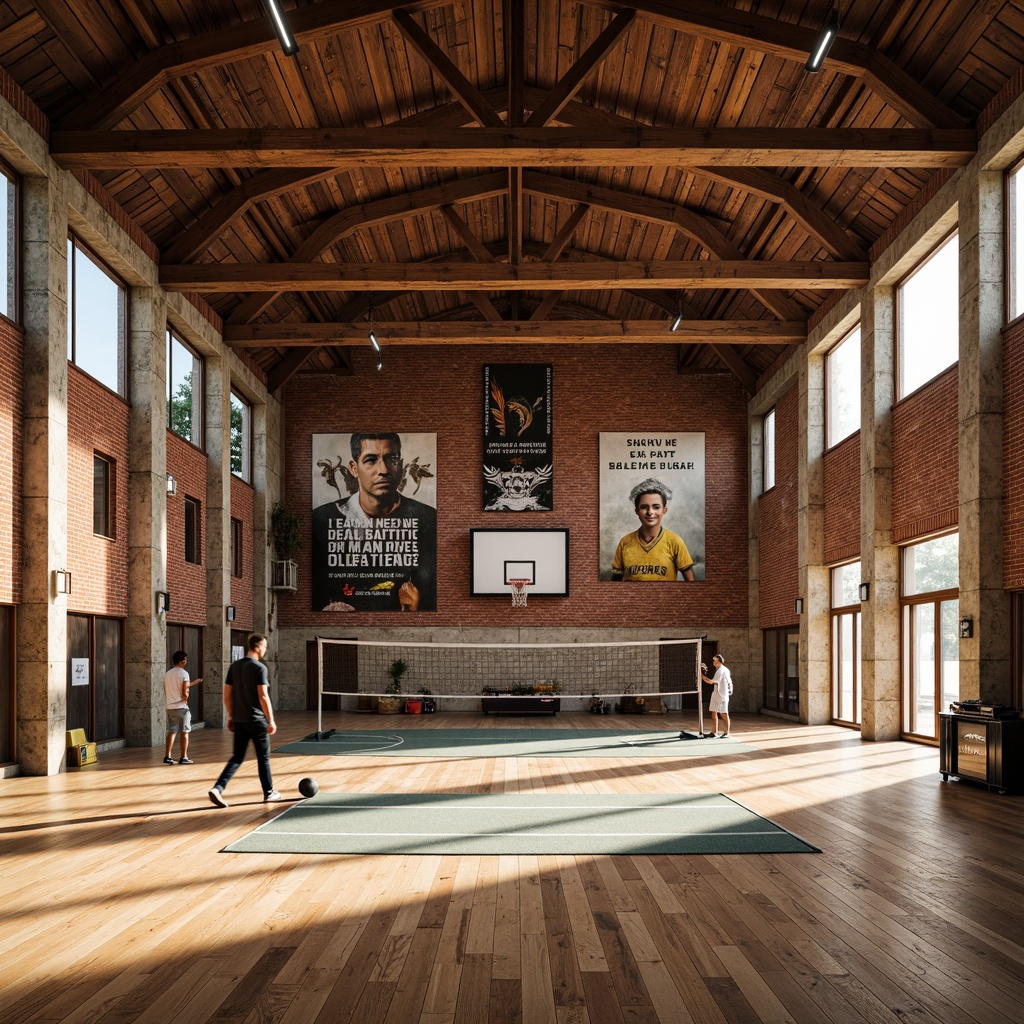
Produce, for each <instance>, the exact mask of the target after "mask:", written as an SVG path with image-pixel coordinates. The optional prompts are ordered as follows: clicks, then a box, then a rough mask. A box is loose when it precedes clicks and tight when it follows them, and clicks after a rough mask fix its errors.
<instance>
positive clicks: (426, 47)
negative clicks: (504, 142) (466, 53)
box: [391, 10, 504, 128]
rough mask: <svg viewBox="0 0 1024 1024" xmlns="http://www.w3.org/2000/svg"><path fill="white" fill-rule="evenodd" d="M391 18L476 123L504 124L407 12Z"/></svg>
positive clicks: (501, 125)
mask: <svg viewBox="0 0 1024 1024" xmlns="http://www.w3.org/2000/svg"><path fill="white" fill-rule="evenodd" d="M391 20H392V21H393V22H394V23H395V26H396V27H397V28H398V30H399V31H400V32H401V33H402V35H403V36H405V38H406V39H407V40H408V41H409V43H410V45H411V46H412V47H413V48H414V49H415V50H416V52H417V53H418V54H419V55H420V56H421V57H422V58H423V59H424V60H425V61H426V62H427V63H428V64H429V65H430V67H431V70H433V71H434V73H435V74H436V75H437V76H438V77H439V78H440V79H441V80H442V81H443V82H444V83H445V85H447V86H448V88H449V89H451V91H452V94H453V95H454V96H455V98H456V99H457V100H458V101H459V103H461V104H462V105H463V107H465V108H466V110H467V111H468V112H469V113H470V114H472V115H473V117H474V118H475V119H476V120H477V122H478V123H479V124H480V125H482V126H483V127H489V128H501V127H503V126H504V122H503V121H502V119H501V118H500V117H499V116H498V113H497V111H496V110H495V109H494V107H492V106H491V105H490V104H489V103H488V102H487V100H486V99H484V97H483V95H482V94H481V92H480V90H479V89H478V88H477V87H476V86H475V85H473V83H472V82H470V81H469V79H468V78H466V76H465V75H464V74H463V73H462V72H461V71H460V70H459V69H458V68H457V67H456V66H455V62H454V61H453V60H452V59H451V58H450V57H449V56H448V54H446V53H445V52H444V51H443V50H442V49H441V47H440V46H438V45H437V43H435V42H434V40H433V39H431V38H430V36H429V35H427V33H426V32H424V31H423V29H421V28H420V27H419V25H417V24H416V22H415V21H414V20H413V19H412V17H411V16H410V15H409V14H408V12H407V11H404V10H398V11H393V12H392V14H391Z"/></svg>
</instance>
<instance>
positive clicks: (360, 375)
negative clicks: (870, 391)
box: [278, 345, 749, 634]
mask: <svg viewBox="0 0 1024 1024" xmlns="http://www.w3.org/2000/svg"><path fill="white" fill-rule="evenodd" d="M514 362H523V363H530V362H534V363H549V362H550V363H551V364H552V365H553V368H554V379H553V386H554V394H553V404H554V415H553V424H552V426H553V430H554V468H555V479H554V495H555V509H554V511H552V512H547V513H543V512H537V513H533V512H531V513H495V512H491V513H485V512H483V511H481V508H482V477H481V461H482V457H483V438H482V431H483V420H482V416H481V410H482V408H483V394H482V387H483V367H484V365H485V364H487V363H514ZM284 407H285V410H286V438H285V481H284V492H285V494H286V495H287V496H288V501H289V503H290V505H291V507H292V510H293V511H295V512H297V513H298V514H300V515H304V516H305V517H306V524H305V532H306V545H305V546H304V548H303V549H302V550H301V551H300V552H299V553H298V555H297V557H296V561H297V562H298V564H299V590H298V592H297V593H296V594H289V593H282V594H279V595H278V597H279V604H278V620H279V622H280V624H281V625H282V626H309V627H313V628H315V627H322V626H334V625H340V624H342V623H344V624H346V625H347V624H352V625H375V626H386V625H398V624H401V625H408V624H409V617H408V616H404V617H403V616H401V615H400V613H382V612H377V613H355V614H351V615H345V616H341V617H339V616H338V615H337V614H330V613H326V614H325V613H322V612H313V611H311V610H310V603H311V598H310V592H309V581H310V551H309V541H310V537H309V518H308V517H309V512H310V506H311V503H312V497H311V467H310V451H311V449H310V444H311V440H310V439H311V435H312V434H314V433H325V432H327V433H329V432H350V431H353V430H368V429H390V430H396V431H399V432H402V431H406V432H412V431H431V432H436V433H437V492H438V503H439V505H440V508H439V509H438V602H437V603H438V611H437V612H436V613H428V614H426V615H424V616H420V617H418V618H417V619H415V622H416V624H417V625H424V626H430V625H442V626H456V625H467V626H483V625H502V626H505V625H529V626H548V625H550V626H574V625H578V626H630V625H643V626H655V627H657V628H659V629H663V630H665V632H666V634H672V633H674V632H676V631H678V630H683V629H686V628H687V627H689V626H691V625H692V626H711V627H715V626H718V627H733V626H743V625H745V624H746V622H747V617H748V616H747V578H748V577H747V508H748V501H749V498H748V491H747V485H746V467H747V442H746V397H745V395H744V393H743V392H742V390H741V388H740V387H739V385H738V384H737V383H736V381H735V380H734V379H733V378H731V377H726V376H715V377H688V376H680V375H679V374H678V373H677V372H676V347H675V346H674V345H665V346H659V347H657V348H652V347H639V346H637V347H633V346H626V347H619V346H616V347H614V348H613V347H608V348H601V347H594V346H590V347H584V346H555V347H541V346H526V345H524V346H493V347H489V348H487V349H483V348H453V349H444V350H442V349H439V348H427V347H424V348H418V347H417V348H413V347H409V348H394V349H392V350H390V351H385V353H384V369H383V371H382V372H381V373H379V374H378V373H377V372H376V371H375V370H374V369H373V366H372V364H371V362H370V359H369V348H368V346H367V352H366V353H363V352H361V351H359V352H357V353H356V374H355V376H353V377H340V376H333V375H332V376H327V375H319V376H314V375H299V376H297V377H295V378H293V379H292V381H291V382H289V384H288V385H287V387H286V391H285V395H284ZM653 429H659V430H660V429H665V430H668V429H671V430H677V431H679V432H683V431H704V432H706V439H705V441H706V460H707V478H706V479H707V507H706V523H707V579H706V581H704V582H700V583H692V584H680V585H678V586H676V585H669V586H659V585H654V584H652V585H650V586H645V587H642V588H637V587H631V586H628V585H624V584H618V583H612V582H602V581H599V580H598V578H597V574H598V504H599V503H598V489H599V484H598V468H599V467H598V434H599V433H601V432H605V431H629V430H644V431H646V430H653ZM481 526H491V527H502V528H518V527H561V526H567V527H569V529H570V531H571V532H570V541H569V549H570V574H569V575H570V579H569V596H568V597H566V598H554V597H547V598H539V597H538V598H535V599H530V602H529V606H528V607H527V608H526V609H523V610H517V611H516V612H515V614H514V615H513V613H512V611H511V608H510V607H509V601H508V599H507V598H470V596H469V565H468V558H469V530H470V528H471V527H481ZM641 593H642V596H643V600H642V602H641V601H638V599H637V598H638V594H641Z"/></svg>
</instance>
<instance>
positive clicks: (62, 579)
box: [53, 569, 71, 594]
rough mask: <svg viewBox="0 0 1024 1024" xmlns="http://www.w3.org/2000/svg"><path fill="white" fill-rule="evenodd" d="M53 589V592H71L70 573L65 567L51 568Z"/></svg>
mask: <svg viewBox="0 0 1024 1024" xmlns="http://www.w3.org/2000/svg"><path fill="white" fill-rule="evenodd" d="M53 591H54V593H55V594H70V593H71V573H69V572H68V571H67V569H54V570H53Z"/></svg>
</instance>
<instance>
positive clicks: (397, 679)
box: [377, 658, 409, 715]
mask: <svg viewBox="0 0 1024 1024" xmlns="http://www.w3.org/2000/svg"><path fill="white" fill-rule="evenodd" d="M408 671H409V665H408V662H406V661H404V660H403V659H402V658H395V660H394V661H393V662H391V664H390V665H389V666H388V675H389V676H390V677H391V682H390V683H388V685H387V687H386V688H385V690H384V692H385V693H386V694H387V696H385V697H381V698H380V700H378V701H377V710H378V711H379V712H380V713H381V714H382V715H397V714H398V712H399V711H401V710H402V699H401V697H399V696H398V695H399V694H400V693H401V692H402V676H404V675H405V673H406V672H408Z"/></svg>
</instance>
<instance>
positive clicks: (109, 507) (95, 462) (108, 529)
mask: <svg viewBox="0 0 1024 1024" xmlns="http://www.w3.org/2000/svg"><path fill="white" fill-rule="evenodd" d="M99 465H103V466H105V467H106V473H105V474H104V479H103V489H104V492H105V493H104V507H103V511H102V513H101V514H100V513H98V510H97V504H96V494H97V477H96V470H97V468H98V466H99ZM116 472H117V461H116V460H115V459H113V458H111V457H110V456H109V455H104V454H103V453H102V452H98V451H94V452H93V453H92V532H93V536H94V537H103V538H104V539H105V540H114V539H116V533H115V517H114V493H115V492H114V482H115V479H116V476H115V474H116ZM98 526H102V527H104V528H103V529H97V527H98Z"/></svg>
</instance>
